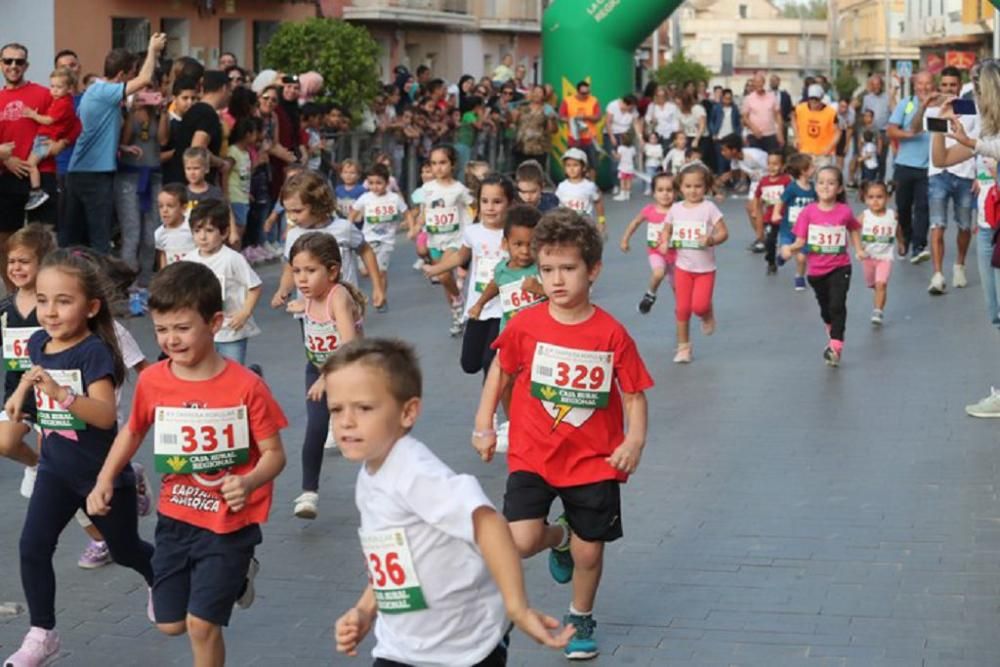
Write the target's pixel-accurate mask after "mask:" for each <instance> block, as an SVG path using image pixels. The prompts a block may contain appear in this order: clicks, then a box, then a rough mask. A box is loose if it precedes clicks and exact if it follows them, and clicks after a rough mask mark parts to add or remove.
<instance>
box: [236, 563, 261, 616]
mask: <svg viewBox="0 0 1000 667" xmlns="http://www.w3.org/2000/svg"><path fill="white" fill-rule="evenodd" d="M258 572H260V562H259V561H258V560H257V559H256V558H254V557H253V556H251V557H250V565H249V566H248V567H247V578H246V585H245V586H244V587H243V592H242V593H241V594H240V596H239V597H238V598H236V606H237V607H239V608H240V609H247V608H248V607H249V606H250V605H252V604H253V601H254V598H256V597H257V592H256V591H254V588H253V580H254V579H256V578H257V573H258Z"/></svg>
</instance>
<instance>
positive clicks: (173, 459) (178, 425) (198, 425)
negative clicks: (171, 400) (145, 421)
mask: <svg viewBox="0 0 1000 667" xmlns="http://www.w3.org/2000/svg"><path fill="white" fill-rule="evenodd" d="M153 451H154V453H155V456H156V471H157V472H160V473H164V474H181V475H184V474H190V473H199V472H213V471H215V470H220V469H222V468H230V467H232V466H236V465H240V464H243V463H247V462H248V461H249V460H250V435H249V429H248V428H247V409H246V407H245V406H242V405H241V406H238V407H234V408H212V409H210V408H165V407H159V408H156V423H155V431H154V435H153Z"/></svg>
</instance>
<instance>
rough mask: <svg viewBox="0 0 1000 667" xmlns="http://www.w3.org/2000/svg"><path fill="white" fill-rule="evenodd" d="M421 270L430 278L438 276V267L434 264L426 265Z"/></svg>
mask: <svg viewBox="0 0 1000 667" xmlns="http://www.w3.org/2000/svg"><path fill="white" fill-rule="evenodd" d="M420 270H421V271H423V272H424V275H425V276H426V277H428V278H433V277H434V276H436V275H437V274H438V270H437V267H435V266H434V265H433V264H424V265H423V266H421V267H420Z"/></svg>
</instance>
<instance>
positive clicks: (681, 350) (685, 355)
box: [674, 344, 691, 364]
mask: <svg viewBox="0 0 1000 667" xmlns="http://www.w3.org/2000/svg"><path fill="white" fill-rule="evenodd" d="M674 363H675V364H690V363H691V345H690V344H687V345H678V346H677V354H675V355H674Z"/></svg>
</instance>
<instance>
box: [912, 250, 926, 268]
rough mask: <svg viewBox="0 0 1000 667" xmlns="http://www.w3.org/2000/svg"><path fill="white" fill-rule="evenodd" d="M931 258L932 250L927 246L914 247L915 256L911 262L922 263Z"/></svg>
mask: <svg viewBox="0 0 1000 667" xmlns="http://www.w3.org/2000/svg"><path fill="white" fill-rule="evenodd" d="M930 258H931V251H930V250H928V249H927V248H921V249H920V250H917V249H916V248H914V249H913V257H911V258H910V264H921V263H923V262H926V261H927V260H929V259H930Z"/></svg>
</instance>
